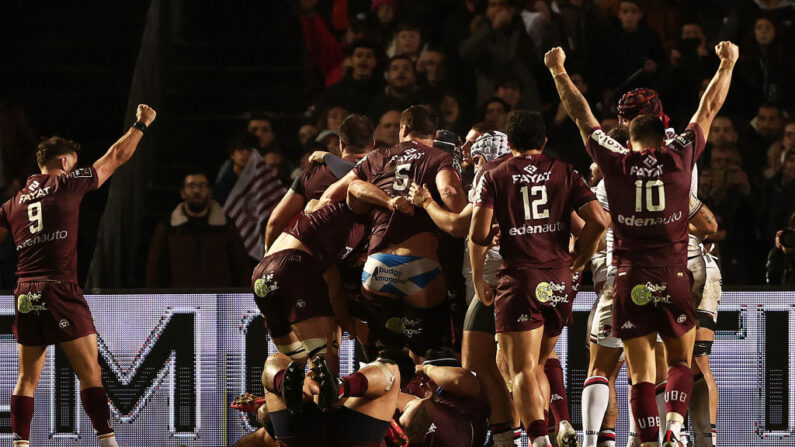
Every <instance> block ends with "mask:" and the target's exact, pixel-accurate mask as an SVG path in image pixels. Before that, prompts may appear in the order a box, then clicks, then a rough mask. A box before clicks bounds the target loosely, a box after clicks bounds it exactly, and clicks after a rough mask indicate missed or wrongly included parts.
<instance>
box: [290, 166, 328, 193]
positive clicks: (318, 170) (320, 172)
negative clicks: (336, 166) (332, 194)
mask: <svg viewBox="0 0 795 447" xmlns="http://www.w3.org/2000/svg"><path fill="white" fill-rule="evenodd" d="M337 180H339V179H338V178H337V176H336V175H334V173H333V172H331V168H329V167H328V166H327V165H326V164H322V163H310V164H309V167H307V168H306V170H304V172H302V173H301V175H300V176H299V177H298V178H297V179H296V180H295V182H293V186H292V190H293V191H295V192H297V193H299V194H301V195H302V196H304V199H305V200H306V201H310V200H313V199H314V200H317V199H320V196H322V195H323V191H325V190H326V189H328V187H329V186H331V184H332V183H334V182H336V181H337Z"/></svg>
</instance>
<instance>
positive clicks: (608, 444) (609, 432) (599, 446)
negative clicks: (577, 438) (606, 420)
mask: <svg viewBox="0 0 795 447" xmlns="http://www.w3.org/2000/svg"><path fill="white" fill-rule="evenodd" d="M606 436H609V437H610V438H611V439H605V437H606ZM599 437H601V438H602V440H601V441H599V442H597V443H596V447H616V431H615V430H614V429H610V428H603V429H601V430H600V431H599Z"/></svg>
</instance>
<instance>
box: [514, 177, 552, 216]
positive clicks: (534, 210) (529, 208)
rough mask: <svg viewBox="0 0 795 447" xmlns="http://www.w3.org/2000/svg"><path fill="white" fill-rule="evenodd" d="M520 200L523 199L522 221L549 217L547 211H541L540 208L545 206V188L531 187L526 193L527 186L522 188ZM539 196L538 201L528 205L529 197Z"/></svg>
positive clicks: (542, 186)
mask: <svg viewBox="0 0 795 447" xmlns="http://www.w3.org/2000/svg"><path fill="white" fill-rule="evenodd" d="M521 191H522V198H523V199H524V219H525V220H532V219H546V218H548V217H549V210H548V209H545V210H542V209H541V207H542V206H544V205H546V204H547V187H546V186H544V185H541V186H533V187H532V188H530V191H529V192H528V190H527V186H522V189H521ZM539 194H540V195H541V197H539V198H538V199H535V200H533V202H532V203H530V196H533V197H535V196H536V195H539Z"/></svg>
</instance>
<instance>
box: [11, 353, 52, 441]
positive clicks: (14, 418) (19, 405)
mask: <svg viewBox="0 0 795 447" xmlns="http://www.w3.org/2000/svg"><path fill="white" fill-rule="evenodd" d="M17 352H18V354H19V373H18V374H17V384H16V386H15V387H14V392H13V393H12V394H11V432H12V433H13V439H14V446H27V445H29V444H30V422H31V420H33V394H34V393H35V391H36V386H37V385H38V384H39V378H40V377H41V371H42V369H43V368H44V360H45V357H46V356H45V353H46V352H47V347H46V346H24V345H19V344H18V345H17Z"/></svg>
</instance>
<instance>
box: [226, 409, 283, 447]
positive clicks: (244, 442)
mask: <svg viewBox="0 0 795 447" xmlns="http://www.w3.org/2000/svg"><path fill="white" fill-rule="evenodd" d="M269 418H270V415H269V414H268V409H267V406H266V405H262V406H261V407H260V408H259V410H257V419H259V422H260V424H262V427H260V428H258V429H257V430H254V431H253V432H251V433H248V434H247V435H245V436H243V437H242V438H240V439H238V441H237V442H236V443H235V445H234V446H233V447H277V446H276V440H275V439H273V438H272V437H271V435H270V433H268V431H267V430H265V428H263V427H264V426H265V425H267V422H268V421H267V419H269Z"/></svg>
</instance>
